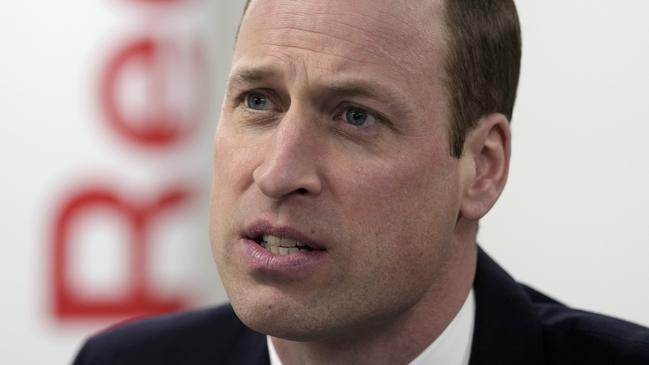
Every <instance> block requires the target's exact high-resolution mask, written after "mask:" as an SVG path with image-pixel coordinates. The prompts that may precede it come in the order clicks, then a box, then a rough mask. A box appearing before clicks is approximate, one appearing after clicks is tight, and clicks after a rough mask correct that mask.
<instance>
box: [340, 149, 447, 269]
mask: <svg viewBox="0 0 649 365" xmlns="http://www.w3.org/2000/svg"><path fill="white" fill-rule="evenodd" d="M410 156H416V155H415V154H411V155H410ZM430 160H431V159H428V160H423V161H430ZM422 165H424V163H417V161H416V159H411V160H410V161H403V160H396V161H393V162H391V163H389V164H388V163H385V162H384V163H377V164H374V165H370V164H365V167H364V168H361V169H359V168H357V169H352V170H350V171H353V173H348V174H345V175H346V176H342V175H339V178H340V180H339V182H340V186H339V191H338V192H339V193H340V194H339V197H340V201H339V202H338V205H339V206H341V207H344V209H345V211H343V212H340V216H341V217H344V219H343V221H344V223H343V224H344V225H345V227H346V231H347V232H348V233H350V236H351V237H350V238H351V239H352V240H353V244H352V245H350V246H351V247H350V251H353V252H350V253H349V254H350V256H351V257H366V260H367V262H373V263H375V265H372V267H371V270H373V271H374V273H372V274H370V275H378V276H385V275H391V276H393V277H392V278H391V279H389V280H392V281H394V280H408V279H409V278H412V276H416V275H417V274H418V273H419V274H423V273H424V272H426V271H427V270H428V271H429V269H428V268H430V267H431V263H432V262H435V261H436V260H437V259H438V258H439V256H440V255H442V254H443V252H444V250H445V248H446V247H448V246H449V244H450V242H451V241H452V236H453V230H454V224H455V221H456V218H457V212H456V211H457V210H458V207H459V202H458V201H457V200H458V199H457V196H458V194H457V191H456V190H457V188H455V186H456V184H454V183H453V181H454V179H456V176H455V175H456V174H455V170H454V168H453V164H452V163H448V162H447V161H446V160H441V161H430V164H429V167H430V168H428V169H425V168H422ZM426 267H428V268H426ZM363 270H369V268H363ZM422 270H423V271H424V272H422Z"/></svg>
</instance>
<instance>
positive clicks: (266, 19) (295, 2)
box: [235, 0, 445, 75]
mask: <svg viewBox="0 0 649 365" xmlns="http://www.w3.org/2000/svg"><path fill="white" fill-rule="evenodd" d="M442 12H443V9H442V2H441V0H416V1H415V0H402V1H386V0H354V1H350V0H253V1H252V3H251V4H250V6H249V8H248V10H247V13H246V16H245V18H244V19H243V22H242V25H241V31H240V34H239V39H238V42H237V47H236V50H235V61H236V59H237V58H238V57H240V56H242V55H245V54H250V53H251V52H254V51H257V52H259V48H264V47H272V46H275V49H274V51H275V52H276V56H277V57H281V56H282V54H280V53H278V52H277V48H279V47H281V48H283V49H289V48H293V49H294V50H298V49H301V50H303V51H307V52H308V51H310V52H312V53H318V54H321V55H322V56H328V57H337V58H339V59H340V60H339V61H340V62H339V63H344V62H343V61H348V63H353V62H356V63H366V64H372V63H377V61H381V62H380V63H382V64H384V65H385V64H390V63H392V64H393V66H396V68H399V69H402V71H409V72H411V73H417V74H419V75H421V72H422V71H424V70H422V67H424V68H425V67H428V66H432V68H436V67H437V66H438V63H439V62H436V60H441V59H442V56H443V52H444V43H445V42H444V37H443V34H444V32H443V25H442V23H443V22H442V16H443V14H442ZM330 66H331V64H330ZM434 71H437V69H435V70H434Z"/></svg>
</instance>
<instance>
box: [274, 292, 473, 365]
mask: <svg viewBox="0 0 649 365" xmlns="http://www.w3.org/2000/svg"><path fill="white" fill-rule="evenodd" d="M474 322H475V296H474V294H473V289H472V290H471V291H470V292H469V295H468V296H467V298H466V300H465V301H464V304H463V305H462V308H460V311H459V312H458V313H457V315H455V318H453V320H452V321H451V323H449V324H448V326H447V327H446V329H444V332H442V334H441V335H439V337H437V339H436V340H435V341H433V343H431V344H430V345H429V346H428V347H426V349H424V351H422V352H421V353H420V354H419V356H417V357H416V358H415V359H414V360H412V361H411V362H410V365H436V364H443V365H468V364H469V357H470V356H471V344H472V343H473V325H474ZM266 342H267V343H268V355H269V357H270V365H282V361H281V360H280V359H279V356H277V351H276V350H275V346H273V341H271V339H270V336H266Z"/></svg>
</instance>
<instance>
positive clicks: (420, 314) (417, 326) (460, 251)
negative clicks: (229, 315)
mask: <svg viewBox="0 0 649 365" xmlns="http://www.w3.org/2000/svg"><path fill="white" fill-rule="evenodd" d="M462 224H468V223H467V222H462V219H461V220H460V221H459V222H458V225H462ZM458 228H460V227H458ZM464 228H470V229H467V230H462V231H463V232H465V235H466V237H457V238H458V239H457V240H456V244H455V245H454V246H453V247H451V249H450V250H449V252H450V253H449V260H448V261H447V262H448V265H446V267H445V269H444V270H441V271H440V276H441V277H440V280H438V281H437V282H438V283H440V284H439V285H436V286H435V287H431V288H430V290H428V292H427V293H426V294H425V295H424V296H423V297H422V299H421V300H420V301H419V302H417V304H415V305H414V306H413V307H411V308H410V309H409V310H407V311H405V312H403V313H401V314H400V315H399V316H398V317H395V318H392V319H391V320H390V321H388V322H385V323H380V324H376V325H375V326H374V327H373V328H366V329H363V330H359V331H354V330H350V331H349V332H348V333H349V335H343V336H338V337H336V338H334V339H326V340H319V341H309V342H297V341H289V340H285V339H281V338H277V337H272V341H273V345H274V346H275V349H276V350H277V353H278V355H279V357H280V358H281V359H282V363H283V364H284V365H293V364H407V363H409V362H410V361H412V360H413V359H414V358H415V357H417V356H418V355H419V354H420V353H421V352H422V351H423V350H424V349H426V347H428V346H429V345H430V344H431V343H432V342H433V341H435V340H436V339H437V338H438V337H439V335H440V334H441V333H442V332H443V331H444V329H446V327H447V326H448V325H449V323H450V322H451V321H452V320H453V318H454V317H455V315H456V314H457V313H458V312H459V311H460V309H461V307H462V305H463V304H464V301H465V300H466V298H467V296H468V294H469V291H470V290H471V287H472V285H473V278H474V276H475V267H476V255H477V251H476V246H475V232H476V231H477V224H476V225H470V227H469V226H467V227H464Z"/></svg>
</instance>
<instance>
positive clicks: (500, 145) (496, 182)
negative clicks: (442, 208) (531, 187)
mask: <svg viewBox="0 0 649 365" xmlns="http://www.w3.org/2000/svg"><path fill="white" fill-rule="evenodd" d="M510 154H511V130H510V127H509V122H508V121H507V117H505V116H504V115H503V114H500V113H493V114H488V115H485V116H483V117H482V118H481V119H480V121H479V122H478V125H477V126H476V127H475V128H473V129H472V130H471V131H470V132H469V133H468V134H467V136H466V139H465V142H464V153H463V155H462V157H461V158H460V165H461V166H460V168H461V171H460V176H461V179H462V181H461V183H462V186H463V191H462V194H463V195H462V202H461V206H460V216H461V217H464V218H466V219H469V220H478V219H480V218H482V217H483V216H484V215H485V214H487V212H488V211H489V210H490V209H491V207H492V206H493V205H494V204H495V203H496V200H498V197H499V196H500V193H502V191H503V189H504V188H505V183H506V182H507V175H508V174H509V159H510Z"/></svg>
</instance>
